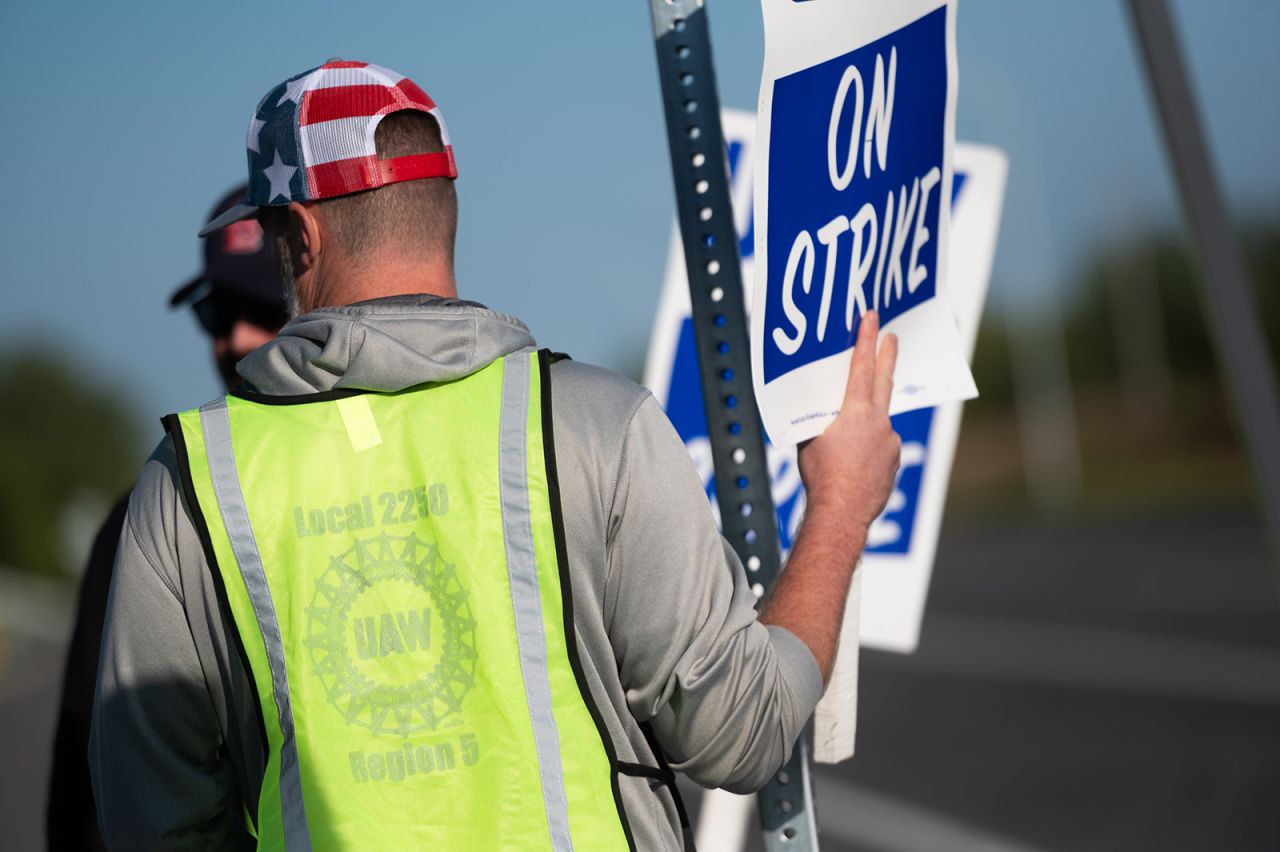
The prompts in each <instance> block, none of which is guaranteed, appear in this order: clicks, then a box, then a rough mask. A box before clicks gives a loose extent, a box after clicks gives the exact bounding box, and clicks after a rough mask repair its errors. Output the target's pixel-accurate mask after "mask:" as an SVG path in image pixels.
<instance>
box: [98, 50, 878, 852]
mask: <svg viewBox="0 0 1280 852" xmlns="http://www.w3.org/2000/svg"><path fill="white" fill-rule="evenodd" d="M247 147H248V158H249V193H248V203H247V205H246V206H245V207H243V208H241V209H238V210H233V211H230V212H228V214H226V215H224V216H221V217H218V218H216V219H214V220H213V221H212V222H210V223H209V224H208V225H207V226H206V229H205V232H210V231H214V230H216V229H218V228H220V227H223V226H225V225H227V224H228V223H229V222H232V221H237V220H241V219H244V218H247V217H250V216H253V215H255V214H256V215H258V216H259V219H260V221H261V222H262V223H263V226H264V229H265V230H266V232H267V234H268V236H269V237H271V238H272V239H273V240H274V241H275V243H276V245H277V250H278V253H279V257H280V262H281V267H282V269H283V271H284V272H285V275H286V285H287V287H288V289H289V292H290V294H291V295H290V300H291V303H292V304H293V305H294V309H295V310H296V312H297V314H298V316H297V317H296V318H295V319H294V320H292V321H291V322H290V323H289V324H288V325H286V326H285V328H284V329H282V330H281V334H280V336H279V337H277V338H276V339H275V340H274V341H272V342H271V343H270V344H268V345H266V346H263V347H262V348H261V349H259V350H257V351H256V352H254V353H253V354H252V355H251V356H249V357H248V358H246V359H245V360H244V361H243V362H241V364H240V365H239V367H238V369H239V371H240V374H241V375H242V376H243V377H244V379H245V381H246V384H245V385H244V386H242V388H240V389H238V390H236V391H234V392H233V393H232V394H231V395H229V396H227V397H225V398H222V399H218V400H214V401H212V402H210V403H208V404H206V405H205V406H202V407H201V408H200V409H198V410H192V411H188V412H184V413H182V414H179V415H171V416H170V417H169V418H166V427H167V429H168V437H167V438H166V439H165V441H163V442H162V443H161V445H160V446H159V448H158V449H157V450H156V452H155V453H154V454H153V456H152V457H151V459H150V460H149V461H148V462H147V463H146V465H145V466H144V467H143V470H142V472H141V474H140V476H139V479H138V483H137V485H136V487H135V490H134V494H133V498H132V501H131V503H130V506H129V512H128V517H127V521H126V535H125V537H124V540H123V541H122V542H121V546H120V552H119V556H118V564H117V572H116V577H115V579H114V581H113V583H114V591H113V599H112V605H111V607H110V608H109V612H108V617H107V625H106V632H105V636H104V650H103V657H102V666H101V669H100V673H99V682H98V693H97V699H96V703H95V708H94V712H95V716H94V728H93V740H92V744H91V763H92V765H93V772H94V783H95V789H96V790H97V792H98V795H99V797H100V802H101V804H102V814H103V818H102V819H103V828H104V831H105V833H106V836H107V838H108V840H109V842H111V843H112V844H113V845H116V846H118V847H120V848H126V847H128V848H137V847H142V848H147V847H153V846H157V845H161V844H163V845H164V846H165V847H166V848H210V847H212V848H220V849H221V848H253V847H254V846H255V844H256V845H257V846H258V848H263V849H287V850H297V849H310V848H319V849H355V848H435V847H438V848H449V849H470V848H483V849H490V848H504V849H526V848H543V849H555V850H565V849H571V848H575V847H576V848H578V849H613V848H619V849H625V848H628V847H630V848H639V849H677V848H680V846H681V844H682V831H681V827H682V823H683V818H682V809H681V807H680V805H679V803H678V798H677V797H676V791H675V786H674V783H673V779H672V775H671V771H670V770H669V769H668V768H667V763H666V760H667V759H669V760H670V762H671V766H672V767H673V768H674V769H677V770H679V771H682V772H684V773H686V774H687V775H689V776H690V777H691V778H692V779H693V780H695V781H697V782H699V783H701V784H703V785H707V786H723V787H727V788H729V789H733V790H741V791H745V790H752V789H756V788H758V787H760V786H761V785H763V784H764V782H765V781H766V780H767V779H768V778H769V776H770V775H771V774H772V773H773V772H774V771H776V769H777V768H778V767H779V766H780V765H781V764H782V763H783V762H784V760H785V758H786V756H787V754H788V752H789V750H790V747H791V745H792V743H793V742H794V741H795V738H796V737H797V735H798V734H799V733H800V731H801V730H802V728H803V726H804V724H805V722H806V720H807V719H808V718H809V716H810V714H811V713H812V711H813V708H814V706H815V704H816V702H817V700H818V697H819V694H820V693H821V691H822V684H823V680H824V678H825V677H826V676H827V675H828V674H829V673H830V670H831V665H832V661H833V658H834V655H835V649H836V643H837V640H838V635H839V625H840V619H841V616H842V612H843V608H844V601H845V597H846V592H847V588H848V584H849V580H850V577H851V575H852V572H853V569H854V565H855V563H856V561H857V558H858V556H859V554H860V552H861V549H862V547H863V544H864V542H865V537H866V530H867V527H868V526H869V524H870V522H871V520H872V519H873V518H874V517H875V516H876V515H877V514H879V512H880V510H881V509H882V508H883V506H884V504H885V501H886V500H887V497H888V495H889V492H890V490H891V488H892V484H893V479H894V473H895V471H896V468H897V463H898V441H897V438H896V436H895V435H894V434H893V432H892V430H891V428H890V426H889V419H888V415H887V408H888V399H889V393H890V390H891V386H892V372H893V363H894V358H895V355H896V344H895V342H894V340H893V338H892V337H891V336H889V337H886V341H885V345H884V346H883V347H882V350H883V351H881V352H879V353H878V354H877V352H876V338H877V332H878V329H877V326H876V321H875V318H874V316H871V317H869V318H868V319H867V320H866V321H865V322H864V324H863V326H862V328H861V329H860V334H859V340H860V341H861V343H860V344H859V345H858V346H857V347H856V349H855V352H854V357H853V364H852V368H851V370H850V375H849V383H848V389H847V392H846V398H845V404H844V408H843V411H842V413H841V415H840V417H839V418H837V420H836V421H835V423H834V424H833V425H832V426H831V427H830V428H829V429H828V430H827V432H826V433H825V434H824V435H823V436H821V437H820V438H817V439H815V440H813V441H812V442H810V443H809V444H807V445H806V446H805V447H804V448H803V449H802V450H801V452H800V462H799V463H800V468H801V473H802V475H803V477H804V480H805V484H806V486H807V488H808V493H809V503H808V514H807V517H806V520H805V522H804V525H803V527H802V529H801V531H800V534H799V536H798V540H797V543H796V546H795V548H794V550H793V552H792V556H791V559H790V562H789V565H788V568H787V571H786V572H785V574H784V575H783V577H782V579H781V581H780V582H779V583H778V586H777V588H776V589H775V591H774V593H773V595H772V596H771V598H770V600H769V601H768V603H767V605H766V607H765V609H764V611H763V613H762V614H761V616H760V617H759V618H757V615H756V611H755V598H754V595H753V594H752V592H751V590H750V588H749V584H748V583H747V581H746V578H745V575H744V572H743V570H742V566H741V565H740V563H739V562H738V560H737V557H736V556H735V555H734V553H733V551H732V549H731V548H730V547H729V546H728V545H727V543H726V542H724V540H723V539H722V538H721V537H720V535H719V533H718V532H717V530H716V527H715V522H714V518H713V516H712V513H711V510H710V508H709V506H708V504H707V501H706V497H705V493H704V491H703V488H702V484H701V481H700V480H699V478H698V476H697V474H696V473H695V472H694V470H693V467H692V465H691V463H690V461H689V458H688V455H687V453H686V451H685V449H684V445H683V444H682V443H681V441H680V439H679V438H678V436H677V435H676V434H675V432H674V430H673V429H672V428H671V426H670V424H669V423H668V421H667V420H666V417H665V415H664V414H663V413H662V410H661V409H660V408H659V407H658V405H657V404H656V402H655V401H654V400H653V398H652V397H651V396H650V395H649V394H648V393H647V392H646V391H645V390H643V389H642V388H640V387H638V386H636V385H634V384H633V383H631V382H629V381H627V380H625V379H623V378H621V377H619V376H616V375H614V374H612V373H610V372H608V371H605V370H602V369H599V368H596V367H592V366H589V365H585V364H579V363H576V362H574V361H571V360H567V359H563V358H557V357H556V356H554V355H552V354H550V353H549V352H547V351H545V350H541V351H540V350H537V349H536V348H535V344H534V341H533V338H532V337H531V336H530V334H529V332H528V330H527V329H526V328H525V326H524V325H523V324H521V323H520V322H519V321H517V320H516V319H514V318H512V317H509V316H506V315H504V314H501V313H497V312H495V311H492V310H489V309H487V308H485V307H483V306H481V305H478V304H476V303H474V302H468V301H463V300H459V299H458V298H457V291H456V283H455V280H454V274H453V246H454V236H455V231H456V222H457V206H456V196H455V193H454V185H453V178H455V177H456V175H457V171H456V167H455V164H454V158H453V149H452V146H451V145H450V142H449V137H448V134H447V132H446V130H445V126H444V123H443V121H442V120H441V119H440V114H439V111H438V110H437V109H436V107H435V105H434V103H433V102H432V101H431V100H430V98H428V97H427V95H426V94H425V93H424V92H423V91H422V90H421V89H420V88H418V86H416V85H415V84H414V83H413V82H412V81H410V80H408V79H406V78H404V77H402V76H401V75H399V74H396V73H395V72H392V71H389V70H387V69H385V68H380V67H378V66H374V65H366V64H364V63H359V62H347V61H342V60H333V61H330V62H328V63H326V64H325V65H323V66H320V67H319V68H315V69H312V70H310V71H307V72H304V73H302V74H299V75H297V76H295V77H292V78H290V79H289V80H287V81H286V82H284V83H281V84H280V85H278V86H276V87H274V88H273V89H272V90H271V91H269V92H268V93H267V95H266V96H265V97H264V98H263V100H262V101H261V102H260V104H259V106H258V109H257V110H256V111H255V113H254V115H253V118H252V120H251V121H250V127H249V136H248V146H247ZM126 600H128V601H130V605H129V606H127V607H126V606H123V605H118V602H122V601H126ZM135 601H144V602H145V604H144V605H142V606H139V605H135V604H134V602H135ZM254 835H256V838H257V839H256V841H255V839H254Z"/></svg>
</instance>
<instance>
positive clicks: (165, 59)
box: [0, 0, 1280, 423]
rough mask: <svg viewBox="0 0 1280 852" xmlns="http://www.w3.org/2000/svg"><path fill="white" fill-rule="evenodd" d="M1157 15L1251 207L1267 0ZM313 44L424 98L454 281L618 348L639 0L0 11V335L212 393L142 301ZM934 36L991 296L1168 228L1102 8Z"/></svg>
mask: <svg viewBox="0 0 1280 852" xmlns="http://www.w3.org/2000/svg"><path fill="white" fill-rule="evenodd" d="M1174 9H1175V12H1176V13H1177V16H1178V23H1179V28H1180V31H1181V33H1182V35H1183V40H1184V46H1185V48H1186V50H1187V53H1188V56H1189V59H1190V61H1191V63H1192V72H1193V77H1194V83H1195V86H1196V89H1197V93H1198V95H1199V99H1200V104H1201V107H1202V112H1203V113H1204V116H1205V117H1206V118H1207V120H1208V122H1209V124H1210V130H1211V142H1212V147H1213V152H1214V155H1215V159H1216V161H1217V165H1218V168H1219V171H1220V173H1221V174H1222V176H1223V178H1224V181H1225V185H1226V188H1227V191H1228V196H1229V202H1230V205H1231V209H1232V211H1233V212H1234V213H1236V214H1237V215H1246V214H1250V213H1257V212H1263V213H1266V212H1277V211H1278V210H1280V169H1276V168H1275V166H1274V152H1275V148H1276V143H1275V140H1276V137H1277V133H1278V132H1280V98H1278V97H1277V96H1276V94H1275V91H1276V87H1277V84H1278V83H1280V60H1278V59H1277V58H1276V55H1277V51H1275V50H1274V44H1273V42H1274V37H1275V34H1276V33H1278V32H1280V4H1275V3H1273V2H1263V0H1254V1H1253V2H1249V0H1230V2H1225V0H1224V2H1217V3H1213V4H1209V3H1203V2H1191V0H1184V2H1179V3H1175V4H1174ZM709 12H710V16H711V25H712V31H713V36H714V49H715V54H716V60H717V67H718V73H719V80H720V89H721V98H722V101H723V102H724V104H725V105H726V106H735V107H741V108H751V107H753V106H754V103H755V97H756V91H757V88H758V85H759V71H760V58H761V54H762V49H763V44H762V36H761V32H760V15H759V9H758V6H757V5H756V4H754V3H751V2H736V3H728V2H716V0H713V2H712V3H711V4H710V6H709ZM331 56H344V57H349V58H357V59H366V60H369V61H375V62H378V63H379V64H382V65H386V66H389V67H392V68H395V69H397V70H399V71H402V72H404V73H407V74H409V75H410V76H412V77H413V78H414V79H415V80H416V81H417V82H419V83H420V84H421V85H422V86H423V88H425V89H426V90H427V91H428V92H429V93H430V94H431V95H432V96H433V97H434V98H435V99H436V101H437V102H438V103H439V104H440V106H441V108H442V109H443V111H444V115H445V117H446V120H447V121H448V124H449V129H450V132H451V134H452V136H453V139H454V143H455V146H456V151H457V156H458V161H459V168H460V171H461V178H460V181H459V187H458V188H459V193H460V198H461V229H460V237H459V249H458V256H459V261H458V271H459V281H460V286H461V288H462V290H463V292H464V294H465V295H467V296H469V297H471V298H475V299H479V300H481V301H484V302H486V303H488V304H490V305H492V306H494V307H497V308H500V309H502V310H505V311H508V312H510V313H514V314H516V315H518V316H520V317H522V318H523V319H525V321H526V322H528V323H529V325H530V327H531V328H532V329H533V331H534V334H535V335H536V336H537V337H538V338H539V339H540V341H542V342H543V343H545V344H547V345H550V346H552V347H553V348H556V349H561V350H565V351H568V352H570V353H572V354H574V355H575V357H578V358H581V359H583V360H589V361H595V362H598V363H603V364H605V365H608V366H614V367H630V366H633V365H635V364H636V363H638V359H639V357H640V354H641V353H642V351H643V349H644V345H645V341H646V338H647V335H648V332H649V327H650V323H651V321H652V317H653V312H654V310H655V308H656V304H657V297H658V289H659V284H660V280H661V275H662V269H663V263H664V259H665V254H666V250H667V240H668V237H669V234H670V227H671V218H672V211H673V209H674V200H673V196H672V190H671V182H670V174H669V166H668V163H667V160H666V157H667V153H666V142H665V136H664V129H663V124H662V112H661V104H660V100H659V94H658V88H657V79H656V70H655V62H654V56H653V46H652V42H651V40H650V29H649V23H648V7H647V4H645V3H642V2H639V0H635V2H632V3H630V4H623V3H618V2H607V3H605V2H596V3H578V4H566V5H564V6H562V7H559V6H556V5H554V4H545V3H536V4H535V3H503V4H494V3H452V4H447V5H446V4H442V3H422V2H417V3H379V2H366V3H359V4H355V3H347V4H333V3H323V2H312V3H308V4H306V5H305V6H304V5H302V4H296V5H293V4H284V3H278V4H258V3H253V4H249V3H234V2H227V3H219V4H177V3H149V4H142V3H134V4H110V5H109V6H108V5H107V4H96V3H95V4H87V3H86V4H69V5H67V6H58V5H55V4H36V3H23V4H18V3H8V4H4V5H3V6H2V7H0V74H3V78H4V79H5V80H7V81H9V82H8V84H7V85H6V100H7V103H6V110H7V112H8V115H9V116H10V118H9V120H8V121H7V122H6V127H7V132H6V133H5V134H4V142H3V144H4V146H5V148H6V150H5V156H4V157H3V158H0V181H2V183H3V186H4V188H5V191H6V195H7V198H8V201H9V203H8V204H6V205H5V206H4V209H3V210H2V211H0V226H2V227H0V251H2V252H3V256H4V258H5V261H6V262H5V266H4V271H3V273H2V275H3V278H2V279H0V282H2V283H0V287H2V289H3V302H0V304H2V305H3V308H0V349H4V348H6V347H7V346H10V345H16V344H18V343H20V342H22V341H26V340H38V341H44V342H47V343H49V344H51V345H53V346H55V347H57V348H60V349H64V350H65V351H66V352H68V353H69V354H70V355H71V356H72V357H74V358H75V359H76V361H77V363H79V364H81V365H82V366H83V368H84V370H85V373H86V375H87V376H89V377H92V378H93V379H94V380H95V381H99V382H103V383H105V384H107V385H108V386H111V387H115V388H118V389H120V391H121V392H122V393H124V394H126V395H127V396H128V397H129V398H131V399H132V400H134V401H135V402H136V404H137V407H138V409H139V410H140V412H142V413H144V414H145V415H146V416H147V417H148V418H151V417H153V416H158V415H160V414H162V413H164V412H165V411H170V410H174V409H177V408H180V407H185V406H189V405H193V404H197V403H199V402H201V401H203V400H204V399H206V398H208V397H209V396H211V395H213V394H214V393H215V392H216V390H217V381H216V378H215V374H214V372H213V369H212V367H211V366H210V363H209V358H208V354H207V347H206V344H205V342H204V340H203V338H202V337H201V335H200V333H199V332H198V330H197V328H196V326H195V324H194V322H193V321H192V320H191V318H190V317H188V316H187V315H185V314H174V313H171V312H170V311H169V310H168V309H167V307H166V298H167V295H168V293H169V291H170V290H171V289H172V288H173V287H174V286H175V285H176V284H178V283H179V282H181V281H182V280H184V279H185V278H187V277H188V276H190V275H191V274H192V273H193V272H194V271H195V270H196V268H197V265H198V253H199V247H198V245H197V242H196V239H195V230H196V228H197V227H198V226H199V224H200V223H201V222H202V221H203V219H204V217H205V215H206V212H207V210H208V207H209V206H210V204H211V202H212V201H213V200H214V199H215V198H216V197H217V196H218V195H220V194H221V193H222V192H223V191H224V190H225V189H227V188H228V187H229V186H230V185H231V184H233V183H234V182H236V181H238V180H243V177H244V168H245V160H244V149H243V145H244V131H245V126H246V123H247V121H248V118H249V114H250V112H251V110H252V108H253V106H254V105H255V104H256V102H257V100H258V98H259V97H260V96H261V95H262V93H263V92H265V91H266V90H267V89H268V88H270V87H271V86H273V85H274V84H276V83H277V82H279V81H280V80H282V79H284V78H285V77H286V76H289V75H291V74H293V73H296V72H297V71H300V70H303V69H304V68H307V67H310V66H312V65H316V64H318V63H320V62H322V61H324V60H325V59H327V58H329V57H331ZM959 56H960V99H959V109H958V136H959V138H961V139H966V140H972V141H982V142H988V143H994V144H997V145H1000V146H1001V147H1004V148H1005V149H1006V150H1007V151H1008V152H1009V154H1010V159H1011V175H1010V186H1009V195H1008V201H1007V205H1006V214H1005V218H1006V225H1005V228H1004V231H1003V233H1002V237H1001V246H1000V250H999V256H998V259H997V264H996V270H995V274H994V286H993V293H992V298H993V299H1002V300H1007V301H1008V302H1010V303H1016V304H1017V305H1018V306H1019V307H1020V308H1021V309H1024V310H1029V311H1035V310H1045V309H1051V307H1052V305H1053V304H1055V303H1056V300H1058V299H1060V298H1061V295H1062V292H1061V291H1062V288H1063V286H1064V285H1065V284H1066V283H1067V282H1068V281H1070V280H1071V277H1072V272H1073V270H1074V269H1075V268H1076V267H1077V266H1078V265H1079V264H1080V263H1082V262H1083V261H1084V259H1085V258H1086V257H1087V255H1088V252H1089V251H1090V250H1091V249H1092V248H1094V247H1096V246H1097V245H1098V244H1099V243H1100V242H1101V241H1103V240H1106V239H1109V238H1111V236H1112V235H1114V234H1116V233H1123V232H1124V229H1125V228H1127V227H1131V226H1132V225H1131V223H1133V222H1142V221H1151V220H1154V221H1163V222H1176V221H1177V216H1178V214H1177V210H1176V208H1175V207H1174V202H1173V192H1172V187H1171V185H1170V184H1169V178H1168V170H1167V168H1166V165H1165V161H1164V158H1163V153H1162V151H1161V148H1160V146H1159V140H1158V137H1157V135H1156V127H1155V124H1154V120H1155V115H1154V111H1153V109H1152V107H1151V105H1150V104H1149V102H1148V101H1147V98H1146V90H1145V86H1144V81H1143V79H1142V77H1141V76H1140V74H1139V70H1140V69H1139V66H1138V64H1137V54H1136V52H1135V50H1134V47H1133V45H1132V42H1131V38H1130V32H1129V29H1128V26H1127V21H1126V20H1125V17H1124V14H1123V4H1122V3H1121V2H1119V0H1107V2H1103V0H1086V2H1078V3H1070V4H1068V3H1056V4H1052V5H1051V4H1048V3H1030V2H1026V0H962V2H961V4H960V10H959ZM151 422H153V423H154V420H152V421H151Z"/></svg>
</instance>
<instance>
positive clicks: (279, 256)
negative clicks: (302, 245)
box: [276, 237, 302, 320]
mask: <svg viewBox="0 0 1280 852" xmlns="http://www.w3.org/2000/svg"><path fill="white" fill-rule="evenodd" d="M276 265H277V266H279V267H280V279H281V281H282V282H283V283H284V306H285V311H286V312H287V313H288V316H289V319H291V320H292V319H296V318H297V317H298V315H299V314H301V313H302V303H301V302H300V301H299V300H298V281H297V279H296V278H294V277H293V257H292V255H290V254H289V243H288V242H287V241H286V240H285V239H284V238H282V237H277V238H276Z"/></svg>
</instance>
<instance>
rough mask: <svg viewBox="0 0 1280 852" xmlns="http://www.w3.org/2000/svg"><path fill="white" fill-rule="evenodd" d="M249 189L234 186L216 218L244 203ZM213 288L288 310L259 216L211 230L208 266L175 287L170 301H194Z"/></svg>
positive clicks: (206, 245)
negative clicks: (217, 229) (285, 306)
mask: <svg viewBox="0 0 1280 852" xmlns="http://www.w3.org/2000/svg"><path fill="white" fill-rule="evenodd" d="M247 191H248V187H246V186H244V185H241V186H238V187H236V188H235V189H233V190H231V191H230V192H229V193H227V194H226V195H225V196H224V197H223V198H222V199H221V200H219V201H218V204H217V206H216V207H214V208H213V213H212V214H211V216H212V217H215V218H216V217H217V216H219V215H221V214H223V213H225V212H226V211H228V210H230V209H232V208H233V207H236V206H238V205H240V204H242V203H243V202H244V200H245V193H246V192H247ZM213 288H216V289H218V290H220V291H223V292H229V293H233V294H236V295H240V296H244V297H246V298H250V299H253V300H255V301H257V302H261V303H263V304H265V305H271V306H275V305H279V306H280V310H281V313H283V312H284V284H283V283H282V282H281V280H280V269H279V267H278V266H277V265H276V259H275V254H274V253H273V252H272V250H271V246H270V245H268V244H267V241H266V239H265V238H264V237H263V233H262V227H261V226H260V225H259V224H258V222H257V220H256V219H242V220H240V221H238V222H234V223H232V224H231V225H229V226H227V227H226V228H223V229H222V230H221V231H218V232H216V233H213V234H210V235H209V236H208V237H207V238H206V239H205V240H204V269H202V270H201V271H200V272H199V273H198V274H197V275H196V276H195V277H194V278H192V279H191V280H190V281H187V282H186V283H185V284H183V285H182V286H181V287H179V288H178V289H177V290H175V291H174V293H173V295H172V296H170V297H169V305H170V306H171V307H177V306H178V305H182V304H185V303H187V302H190V301H193V300H195V299H198V298H200V297H201V296H202V295H204V294H205V293H207V292H209V290H210V289H213Z"/></svg>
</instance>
